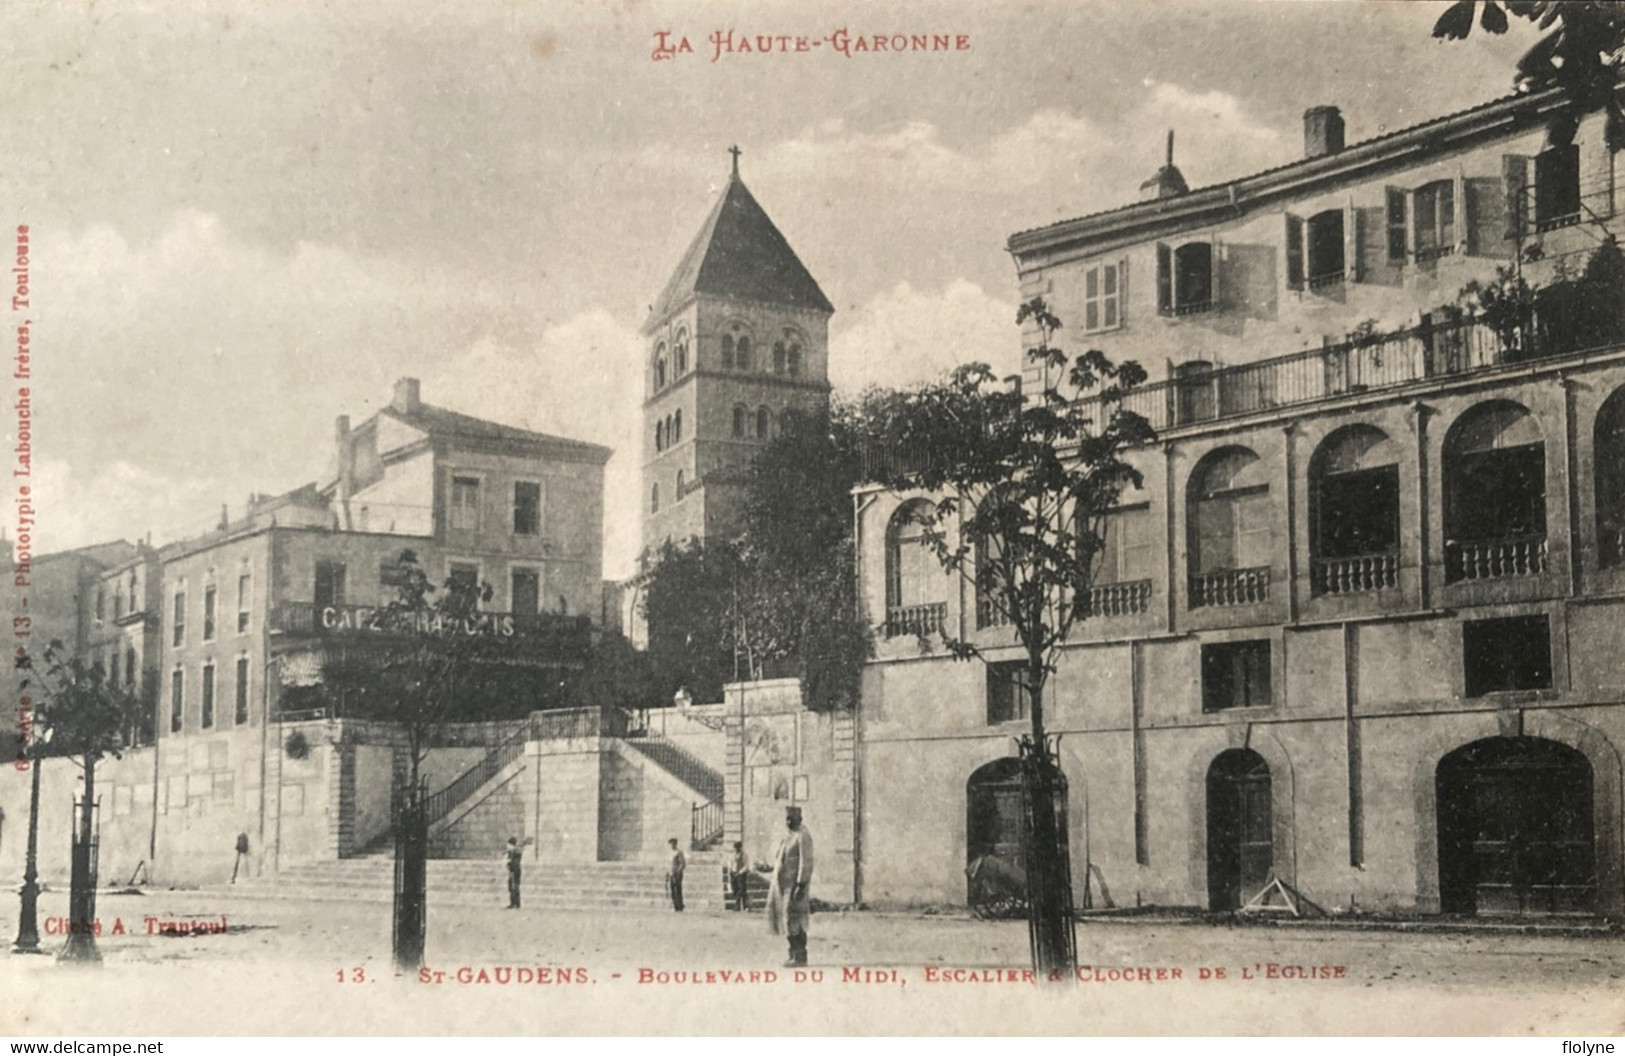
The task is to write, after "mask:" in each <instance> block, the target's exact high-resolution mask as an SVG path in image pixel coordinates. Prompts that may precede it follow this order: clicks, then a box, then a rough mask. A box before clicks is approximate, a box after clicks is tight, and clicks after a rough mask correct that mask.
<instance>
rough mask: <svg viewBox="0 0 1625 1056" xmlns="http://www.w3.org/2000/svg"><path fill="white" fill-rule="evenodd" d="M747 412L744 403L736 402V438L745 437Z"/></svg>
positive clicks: (741, 438) (734, 433)
mask: <svg viewBox="0 0 1625 1056" xmlns="http://www.w3.org/2000/svg"><path fill="white" fill-rule="evenodd" d="M746 413H747V412H746V411H745V405H744V404H735V405H734V428H733V435H734V439H735V440H743V439H744V438H745V417H746Z"/></svg>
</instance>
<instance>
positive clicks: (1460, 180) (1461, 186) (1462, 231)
mask: <svg viewBox="0 0 1625 1056" xmlns="http://www.w3.org/2000/svg"><path fill="white" fill-rule="evenodd" d="M1454 193H1455V201H1454V202H1453V205H1454V206H1455V214H1454V216H1453V217H1452V218H1451V219H1452V222H1453V224H1454V229H1455V235H1456V252H1457V253H1458V254H1460V255H1462V256H1466V254H1467V252H1468V249H1467V240H1468V227H1467V173H1466V172H1465V171H1464V170H1462V169H1459V168H1458V169H1457V170H1456V186H1455V191H1454Z"/></svg>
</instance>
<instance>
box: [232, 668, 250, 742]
mask: <svg viewBox="0 0 1625 1056" xmlns="http://www.w3.org/2000/svg"><path fill="white" fill-rule="evenodd" d="M232 721H233V722H235V723H236V724H237V725H238V726H241V725H243V724H244V723H245V722H247V721H248V657H246V656H240V657H238V658H237V702H236V710H235V711H234V712H233V714H232Z"/></svg>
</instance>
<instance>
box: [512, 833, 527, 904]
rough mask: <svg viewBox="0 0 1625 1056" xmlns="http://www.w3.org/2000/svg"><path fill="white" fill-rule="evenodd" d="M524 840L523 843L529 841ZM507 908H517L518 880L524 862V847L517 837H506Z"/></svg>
mask: <svg viewBox="0 0 1625 1056" xmlns="http://www.w3.org/2000/svg"><path fill="white" fill-rule="evenodd" d="M529 842H530V841H529V840H526V841H525V843H529ZM507 854H508V908H509V909H518V908H519V881H520V877H521V875H522V872H521V871H522V870H523V868H524V864H525V848H524V845H523V844H521V843H520V842H519V837H517V836H509V837H508V851H507Z"/></svg>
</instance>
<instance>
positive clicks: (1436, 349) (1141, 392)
mask: <svg viewBox="0 0 1625 1056" xmlns="http://www.w3.org/2000/svg"><path fill="white" fill-rule="evenodd" d="M1572 315H1573V313H1572V312H1568V313H1564V312H1560V311H1556V310H1555V309H1554V310H1553V311H1550V312H1547V313H1545V315H1543V314H1542V312H1540V311H1539V310H1536V311H1532V312H1531V313H1530V315H1529V318H1528V319H1527V320H1525V321H1524V322H1522V323H1521V324H1519V325H1517V326H1514V327H1513V328H1511V330H1509V331H1505V332H1497V330H1496V329H1495V328H1493V327H1491V326H1489V325H1488V324H1487V323H1485V322H1484V321H1483V320H1481V319H1472V318H1464V319H1460V320H1456V321H1453V322H1452V321H1446V322H1439V323H1433V324H1429V325H1426V326H1418V327H1412V328H1411V329H1408V330H1401V331H1397V332H1395V333H1391V334H1383V335H1364V336H1361V337H1359V338H1357V339H1354V340H1350V341H1345V342H1341V343H1339V344H1335V345H1327V346H1325V347H1323V348H1314V349H1307V350H1305V351H1301V352H1293V353H1290V354H1288V355H1284V356H1278V357H1275V358H1273V359H1266V360H1262V361H1260V362H1257V363H1246V364H1242V365H1239V366H1234V367H1225V368H1223V369H1219V370H1210V371H1206V372H1203V373H1200V374H1196V375H1194V376H1188V377H1180V378H1173V379H1170V380H1167V381H1160V382H1155V383H1152V384H1148V385H1142V386H1140V387H1139V388H1136V389H1134V390H1133V391H1132V392H1130V393H1129V394H1128V395H1127V396H1126V397H1124V399H1123V400H1122V402H1121V407H1122V409H1123V410H1126V411H1133V412H1134V413H1136V414H1138V415H1140V416H1141V417H1143V418H1144V419H1145V420H1146V421H1147V422H1148V423H1150V425H1151V427H1152V428H1153V429H1155V430H1157V431H1158V432H1161V431H1163V430H1167V429H1171V428H1175V427H1178V426H1184V425H1197V424H1201V423H1203V422H1214V421H1220V420H1223V419H1226V418H1235V417H1240V416H1243V415H1248V414H1258V413H1262V412H1267V411H1271V410H1275V409H1277V408H1285V407H1296V406H1301V405H1303V404H1308V403H1315V402H1317V401H1320V400H1327V399H1334V398H1337V397H1340V396H1349V395H1353V394H1357V393H1363V392H1374V391H1379V390H1382V389H1391V388H1396V387H1399V386H1402V385H1409V384H1412V383H1414V382H1419V381H1427V380H1429V379H1436V378H1449V377H1459V376H1462V375H1467V374H1473V373H1476V372H1479V371H1485V370H1491V369H1493V368H1496V367H1500V366H1506V365H1510V364H1515V363H1524V362H1528V361H1530V360H1535V359H1545V358H1551V357H1555V356H1566V355H1570V354H1573V353H1577V352H1581V351H1586V350H1587V349H1586V348H1583V347H1582V346H1581V338H1580V337H1579V336H1578V335H1579V333H1580V331H1579V330H1577V329H1576V328H1575V327H1574V325H1573V320H1572V318H1571V316H1572ZM1588 340H1590V341H1591V343H1592V344H1594V345H1595V344H1596V343H1597V338H1596V336H1595V334H1593V336H1592V337H1591V338H1589V339H1588ZM1622 340H1625V334H1617V335H1614V336H1613V337H1612V338H1611V339H1610V340H1609V341H1608V342H1607V343H1604V344H1602V345H1600V346H1598V347H1609V348H1611V347H1614V346H1615V345H1617V344H1618V343H1619V342H1620V341H1622ZM942 457H952V456H951V454H949V455H947V456H944V454H943V453H942V452H938V451H935V450H933V449H932V448H931V447H930V445H928V444H926V443H923V442H920V441H917V440H910V441H904V442H900V443H895V444H887V443H874V444H870V445H868V446H866V447H865V449H864V451H863V471H864V474H865V477H866V478H867V479H870V480H876V479H882V478H884V477H885V476H886V475H887V474H888V473H891V474H900V473H909V472H915V471H918V470H920V469H924V468H926V467H928V466H930V465H931V464H933V462H934V461H936V460H937V459H938V458H942Z"/></svg>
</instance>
